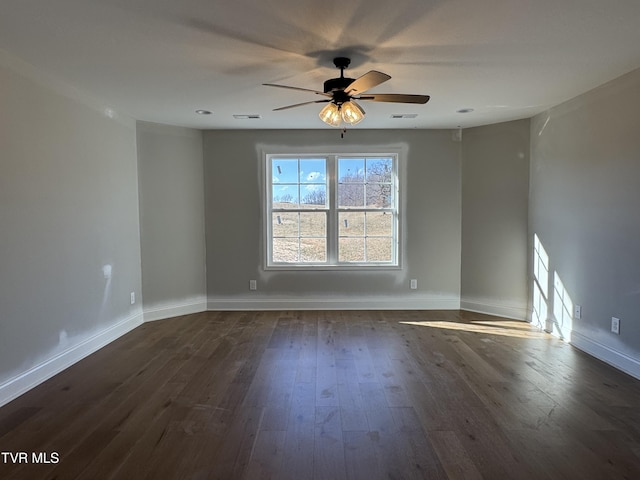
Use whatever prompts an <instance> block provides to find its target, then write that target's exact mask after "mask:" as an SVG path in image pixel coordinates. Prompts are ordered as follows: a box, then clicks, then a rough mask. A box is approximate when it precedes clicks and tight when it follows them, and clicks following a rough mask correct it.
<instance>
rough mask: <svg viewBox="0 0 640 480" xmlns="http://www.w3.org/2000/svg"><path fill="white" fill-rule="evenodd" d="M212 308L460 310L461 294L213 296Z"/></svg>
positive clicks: (209, 308)
mask: <svg viewBox="0 0 640 480" xmlns="http://www.w3.org/2000/svg"><path fill="white" fill-rule="evenodd" d="M207 308H208V310H212V311H225V310H249V311H252V310H458V309H459V308H460V299H459V298H457V297H445V296H438V295H430V296H414V295H407V296H396V297H393V296H389V297H382V296H378V297H360V298H353V297H349V298H344V297H326V298H324V297H322V298H321V297H316V296H314V297H278V298H272V297H271V298H270V297H260V298H255V297H254V298H250V297H243V298H216V299H210V300H209V302H208V304H207Z"/></svg>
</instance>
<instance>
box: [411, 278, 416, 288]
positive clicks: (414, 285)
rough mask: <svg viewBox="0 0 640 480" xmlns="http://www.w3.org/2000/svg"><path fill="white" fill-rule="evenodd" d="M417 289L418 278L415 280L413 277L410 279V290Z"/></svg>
mask: <svg viewBox="0 0 640 480" xmlns="http://www.w3.org/2000/svg"><path fill="white" fill-rule="evenodd" d="M417 289H418V280H416V279H415V278H412V279H411V290H417Z"/></svg>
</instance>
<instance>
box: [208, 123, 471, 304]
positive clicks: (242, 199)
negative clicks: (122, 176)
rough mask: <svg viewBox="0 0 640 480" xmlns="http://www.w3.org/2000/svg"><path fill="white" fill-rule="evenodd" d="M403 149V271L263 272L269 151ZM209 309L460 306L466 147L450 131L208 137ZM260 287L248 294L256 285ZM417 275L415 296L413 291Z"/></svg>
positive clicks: (259, 133) (259, 132) (257, 132)
mask: <svg viewBox="0 0 640 480" xmlns="http://www.w3.org/2000/svg"><path fill="white" fill-rule="evenodd" d="M346 148H349V149H354V150H358V149H367V151H368V150H369V149H379V150H381V151H384V150H385V149H388V148H399V149H401V150H402V151H403V152H404V155H403V159H402V161H401V162H402V163H401V164H400V168H401V172H400V176H401V177H403V178H404V179H405V184H404V190H403V192H402V196H403V198H402V199H401V205H402V207H401V208H402V210H401V215H402V221H403V225H404V226H405V228H406V230H405V231H404V232H403V237H402V239H403V244H404V248H403V258H402V265H403V267H402V269H401V270H384V271H376V272H362V271H355V272H335V271H314V272H282V271H277V272H274V271H264V269H263V268H262V265H263V257H262V254H263V242H262V231H261V222H262V204H261V195H262V176H261V175H260V172H261V170H262V163H261V162H262V153H261V152H262V151H263V150H264V149H267V150H269V151H276V152H277V151H281V152H293V151H295V150H301V151H302V150H304V151H317V152H327V153H330V152H332V151H337V150H340V149H346ZM204 155H205V182H206V183H205V185H206V186H205V192H206V193H205V195H206V228H207V230H206V235H207V290H208V299H209V306H210V307H211V308H278V307H285V308H287V307H290V308H293V307H300V308H322V307H340V308H350V307H353V308H365V307H367V306H370V307H375V308H386V307H388V308H403V307H404V308H417V307H421V308H458V306H459V295H460V201H461V199H460V143H456V142H454V141H452V138H451V132H450V131H448V130H440V131H437V130H357V129H354V130H349V131H347V133H346V135H345V138H344V139H341V138H340V131H339V130H329V129H326V130H309V131H305V130H293V131H287V130H282V131H273V130H244V131H208V132H205V134H204ZM250 279H256V280H257V281H258V290H257V291H255V292H250V291H249V280H250ZM410 279H417V280H418V290H410V289H409V282H410Z"/></svg>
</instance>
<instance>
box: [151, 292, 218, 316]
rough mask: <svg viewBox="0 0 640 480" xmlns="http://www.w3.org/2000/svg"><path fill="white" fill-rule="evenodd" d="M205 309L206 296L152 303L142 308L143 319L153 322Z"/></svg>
mask: <svg viewBox="0 0 640 480" xmlns="http://www.w3.org/2000/svg"><path fill="white" fill-rule="evenodd" d="M205 311H207V297H194V298H190V299H188V300H185V301H183V302H180V303H172V304H161V305H152V306H151V307H149V308H146V307H145V309H144V321H145V322H153V321H156V320H164V319H166V318H171V317H179V316H180V315H189V314H191V313H200V312H205Z"/></svg>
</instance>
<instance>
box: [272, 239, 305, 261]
mask: <svg viewBox="0 0 640 480" xmlns="http://www.w3.org/2000/svg"><path fill="white" fill-rule="evenodd" d="M273 261H274V262H288V263H295V262H299V261H300V253H299V246H298V239H297V238H274V239H273Z"/></svg>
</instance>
